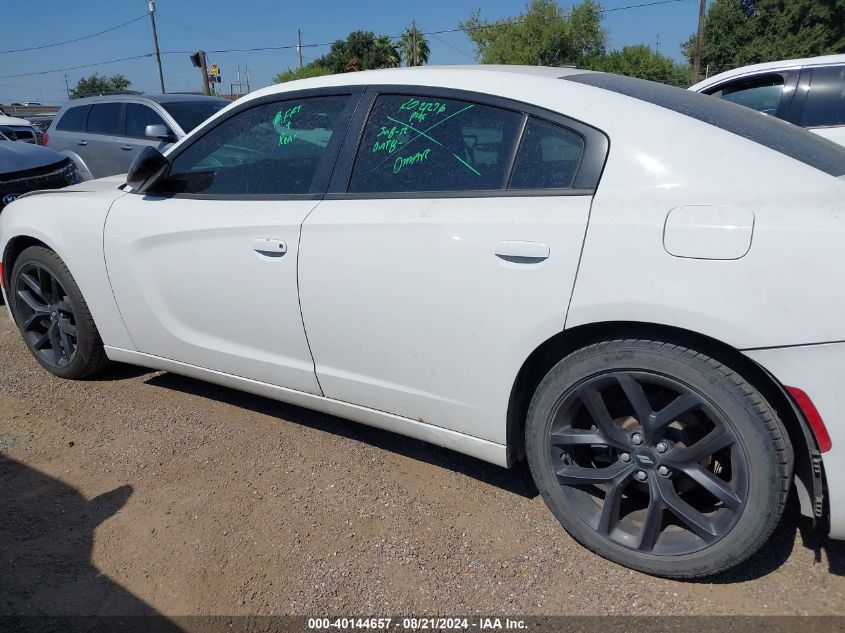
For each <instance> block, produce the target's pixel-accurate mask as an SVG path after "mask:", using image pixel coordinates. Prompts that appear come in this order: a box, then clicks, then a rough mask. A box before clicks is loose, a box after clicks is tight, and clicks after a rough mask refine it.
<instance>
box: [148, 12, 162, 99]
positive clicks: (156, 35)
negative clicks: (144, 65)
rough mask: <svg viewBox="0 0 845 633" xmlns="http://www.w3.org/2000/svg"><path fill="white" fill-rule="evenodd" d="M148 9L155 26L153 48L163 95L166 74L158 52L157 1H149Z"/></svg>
mask: <svg viewBox="0 0 845 633" xmlns="http://www.w3.org/2000/svg"><path fill="white" fill-rule="evenodd" d="M147 7H148V8H149V10H150V22H151V23H152V25H153V47H154V48H155V53H156V63H157V64H158V81H159V83H160V84H161V93H162V94H164V92H165V90H164V73H163V72H162V70H161V53H160V52H159V50H158V33H157V32H156V0H147Z"/></svg>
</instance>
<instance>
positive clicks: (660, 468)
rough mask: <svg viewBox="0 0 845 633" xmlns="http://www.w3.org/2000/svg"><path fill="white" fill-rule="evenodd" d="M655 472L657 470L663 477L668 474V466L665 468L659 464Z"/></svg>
mask: <svg viewBox="0 0 845 633" xmlns="http://www.w3.org/2000/svg"><path fill="white" fill-rule="evenodd" d="M657 472H658V473H660V474H661V475H663V476H664V477H665V476H666V475H668V474H669V469H668V468H666V466H660V467H659V468H658V469H657Z"/></svg>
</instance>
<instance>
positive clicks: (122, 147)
mask: <svg viewBox="0 0 845 633" xmlns="http://www.w3.org/2000/svg"><path fill="white" fill-rule="evenodd" d="M120 149H122V150H125V151H127V152H128V151H130V150H131V149H132V146H131V145H121V146H120Z"/></svg>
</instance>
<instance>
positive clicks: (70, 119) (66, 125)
mask: <svg viewBox="0 0 845 633" xmlns="http://www.w3.org/2000/svg"><path fill="white" fill-rule="evenodd" d="M90 110H91V106H90V105H87V106H75V107H73V108H68V111H67V112H65V113H64V114H63V115H62V118H61V120H60V121H59V122H58V123H57V124H56V129H57V130H67V131H68V132H84V131H85V122H86V121H87V120H88V112H89V111H90Z"/></svg>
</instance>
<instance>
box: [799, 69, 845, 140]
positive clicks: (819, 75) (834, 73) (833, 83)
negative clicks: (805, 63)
mask: <svg viewBox="0 0 845 633" xmlns="http://www.w3.org/2000/svg"><path fill="white" fill-rule="evenodd" d="M801 125H802V126H804V127H824V126H829V125H845V66H831V67H828V68H816V69H815V70H814V71H813V79H812V81H811V82H810V92H809V93H808V94H807V102H806V103H805V104H804V114H803V116H802V119H801Z"/></svg>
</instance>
